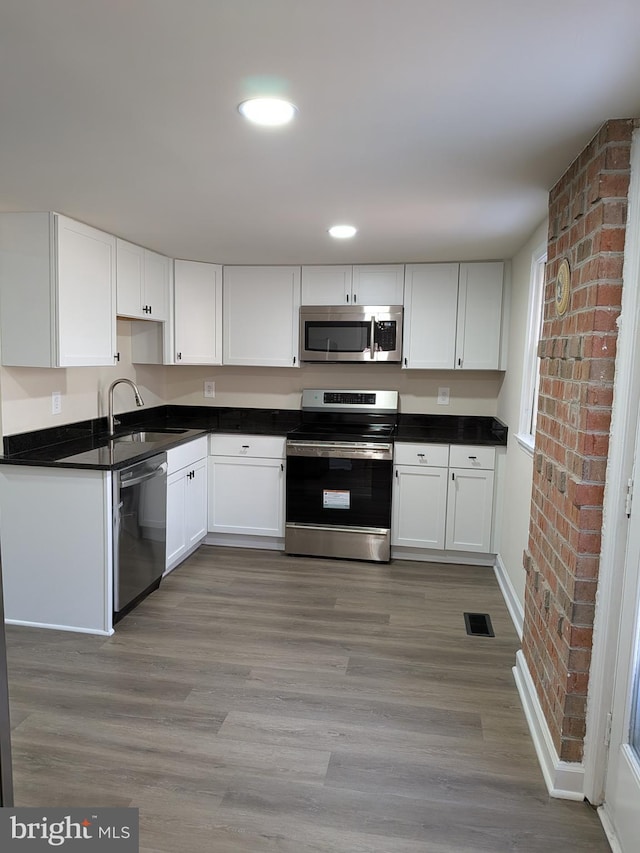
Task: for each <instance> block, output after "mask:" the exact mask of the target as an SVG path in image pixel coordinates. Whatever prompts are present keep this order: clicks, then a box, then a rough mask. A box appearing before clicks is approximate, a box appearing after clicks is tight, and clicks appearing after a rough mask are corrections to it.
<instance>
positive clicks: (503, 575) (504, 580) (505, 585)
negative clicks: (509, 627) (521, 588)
mask: <svg viewBox="0 0 640 853" xmlns="http://www.w3.org/2000/svg"><path fill="white" fill-rule="evenodd" d="M493 570H494V572H495V573H496V579H497V581H498V586H499V587H500V592H501V593H502V597H503V598H504V603H505V604H506V605H507V610H508V611H509V615H510V616H511V621H512V622H513V624H514V627H515V629H516V631H517V632H518V636H519V637H520V639H522V634H523V631H524V607H523V606H522V602H521V601H520V599H519V597H518V594H517V593H516V591H515V588H514V586H513V584H512V583H511V578H510V577H509V573H508V572H507V569H506V566H505V564H504V563H503V562H502V557H501V556H500V554H496V563H495V566H494V567H493Z"/></svg>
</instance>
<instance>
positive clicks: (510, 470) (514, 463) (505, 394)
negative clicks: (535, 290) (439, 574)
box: [497, 220, 548, 605]
mask: <svg viewBox="0 0 640 853" xmlns="http://www.w3.org/2000/svg"><path fill="white" fill-rule="evenodd" d="M547 230H548V223H547V220H545V221H544V222H543V223H541V224H540V226H539V227H538V228H537V229H536V230H535V231H534V233H533V234H532V235H531V237H530V238H529V240H528V241H527V243H526V244H525V245H524V246H523V247H522V249H521V250H520V251H519V252H518V253H517V254H516V256H515V257H514V258H513V261H512V271H511V276H512V281H511V286H512V291H511V313H510V322H509V361H508V369H507V372H506V374H505V378H504V382H503V383H502V388H501V390H500V394H499V396H498V400H497V415H498V417H499V418H500V419H501V420H502V421H504V422H505V423H506V424H507V426H508V427H509V439H508V445H507V454H506V460H505V480H504V501H503V510H502V512H503V515H502V523H501V525H500V531H501V532H500V539H499V542H498V552H499V554H500V557H501V560H502V563H503V565H504V568H505V569H506V572H507V575H508V579H509V581H510V583H511V586H512V588H513V591H514V593H515V595H516V596H517V598H518V600H519V601H520V604H521V605H524V587H525V572H524V568H523V565H522V554H523V551H524V550H525V549H526V547H527V543H528V539H529V514H530V512H531V485H532V480H533V456H532V455H531V453H530V452H528V451H527V450H525V449H524V448H523V447H522V446H521V445H520V444H519V443H518V441H517V439H516V433H517V431H518V426H519V420H520V399H521V393H522V380H523V370H524V351H525V346H526V330H527V321H528V317H527V315H528V307H529V285H530V281H531V259H532V255H533V253H534V251H535V250H536V249H537V248H538V247H539V246H540V245H541V244H545V243H546V240H547Z"/></svg>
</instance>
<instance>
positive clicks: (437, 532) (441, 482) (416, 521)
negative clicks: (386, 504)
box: [391, 465, 447, 549]
mask: <svg viewBox="0 0 640 853" xmlns="http://www.w3.org/2000/svg"><path fill="white" fill-rule="evenodd" d="M394 474H395V476H394V478H393V521H392V536H391V544H392V545H404V546H408V547H414V548H439V549H443V548H444V546H445V518H446V507H447V469H446V468H428V467H424V468H421V467H418V466H415V467H414V466H410V465H396V466H395V471H394Z"/></svg>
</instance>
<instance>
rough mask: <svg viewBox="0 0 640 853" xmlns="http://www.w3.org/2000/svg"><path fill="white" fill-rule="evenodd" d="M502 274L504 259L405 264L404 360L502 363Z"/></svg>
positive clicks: (473, 365)
mask: <svg viewBox="0 0 640 853" xmlns="http://www.w3.org/2000/svg"><path fill="white" fill-rule="evenodd" d="M503 279H504V263H503V262H502V261H490V262H478V263H463V264H457V263H450V264H407V268H406V282H405V302H404V307H405V313H404V356H403V359H402V364H403V366H404V367H407V368H417V369H425V370H434V369H435V370H451V369H455V370H499V369H501V367H502V365H501V363H500V349H501V333H502V294H503Z"/></svg>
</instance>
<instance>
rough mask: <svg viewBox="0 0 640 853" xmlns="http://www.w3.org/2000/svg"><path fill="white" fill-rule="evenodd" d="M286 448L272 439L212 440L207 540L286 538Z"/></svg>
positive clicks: (234, 437) (232, 437)
mask: <svg viewBox="0 0 640 853" xmlns="http://www.w3.org/2000/svg"><path fill="white" fill-rule="evenodd" d="M284 443H285V440H284V438H280V437H276V436H258V435H227V434H215V435H212V436H211V437H210V448H209V452H210V456H209V525H208V528H209V533H210V534H215V535H217V534H227V535H228V534H235V535H236V536H239V537H243V536H245V537H246V536H248V537H252V536H262V537H273V538H274V539H281V538H282V537H283V536H284V487H285V476H284V462H285V456H284ZM227 540H228V544H239V543H237V542H236V541H233V542H232V541H231V540H230V539H229V538H228V536H227ZM216 541H218V542H220V541H221V540H220V539H217V540H216ZM222 541H223V542H224V539H223V540H222Z"/></svg>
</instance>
